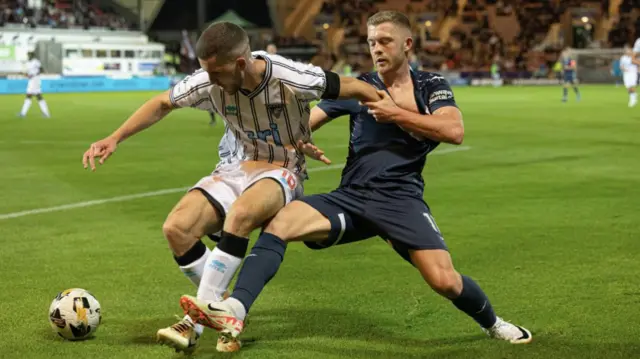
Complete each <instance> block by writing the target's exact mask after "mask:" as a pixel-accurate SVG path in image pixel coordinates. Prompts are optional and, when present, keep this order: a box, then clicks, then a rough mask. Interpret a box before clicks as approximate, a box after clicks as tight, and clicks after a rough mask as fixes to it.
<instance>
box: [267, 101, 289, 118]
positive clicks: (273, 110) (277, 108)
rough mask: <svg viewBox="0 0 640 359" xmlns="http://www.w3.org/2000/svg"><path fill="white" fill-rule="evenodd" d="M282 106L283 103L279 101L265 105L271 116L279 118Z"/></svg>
mask: <svg viewBox="0 0 640 359" xmlns="http://www.w3.org/2000/svg"><path fill="white" fill-rule="evenodd" d="M284 106H285V105H284V104H281V103H275V104H269V105H267V110H268V111H269V113H270V114H271V116H273V117H275V118H280V116H281V115H282V111H284Z"/></svg>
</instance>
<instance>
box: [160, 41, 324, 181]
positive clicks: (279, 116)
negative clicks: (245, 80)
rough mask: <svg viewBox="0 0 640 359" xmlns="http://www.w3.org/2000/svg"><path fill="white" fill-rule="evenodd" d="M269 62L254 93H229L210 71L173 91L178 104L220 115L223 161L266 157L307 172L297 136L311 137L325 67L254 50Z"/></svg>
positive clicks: (171, 93) (256, 159)
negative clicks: (312, 107)
mask: <svg viewBox="0 0 640 359" xmlns="http://www.w3.org/2000/svg"><path fill="white" fill-rule="evenodd" d="M252 55H253V56H254V57H255V58H261V59H264V60H265V61H266V63H267V65H266V70H265V75H264V79H263V80H262V82H261V83H260V85H259V86H258V87H257V88H256V89H255V90H254V91H253V92H251V93H247V92H245V91H239V92H237V93H236V94H234V95H229V94H227V93H226V92H224V91H223V90H222V88H221V87H218V86H216V85H213V84H211V82H210V81H209V75H208V74H207V73H206V72H205V71H204V70H198V71H196V72H194V73H193V74H192V75H191V76H188V77H186V78H185V79H184V80H182V81H180V82H179V83H178V84H176V85H175V86H174V87H173V89H172V90H171V92H170V96H171V102H172V103H173V105H174V106H176V107H193V108H198V109H201V110H205V111H213V112H216V113H217V114H219V115H220V116H221V117H222V118H223V119H224V121H225V134H224V137H223V138H222V140H221V141H220V145H219V155H220V161H221V162H222V163H234V162H241V161H264V162H268V163H273V164H275V165H278V166H281V167H284V168H287V169H290V170H291V171H293V172H294V173H296V174H298V175H300V176H301V177H303V178H304V177H306V164H305V159H304V155H303V154H302V153H301V152H300V151H299V150H298V149H297V145H296V143H297V141H298V140H302V141H308V140H309V139H310V138H311V130H310V128H309V113H310V103H311V102H312V101H314V100H319V99H320V97H321V96H322V94H323V93H324V91H325V88H326V76H325V73H324V71H323V70H322V69H321V68H319V67H317V66H313V65H309V64H303V63H300V62H295V61H292V60H289V59H286V58H284V57H282V56H278V55H271V54H268V53H266V52H264V51H255V52H253V53H252Z"/></svg>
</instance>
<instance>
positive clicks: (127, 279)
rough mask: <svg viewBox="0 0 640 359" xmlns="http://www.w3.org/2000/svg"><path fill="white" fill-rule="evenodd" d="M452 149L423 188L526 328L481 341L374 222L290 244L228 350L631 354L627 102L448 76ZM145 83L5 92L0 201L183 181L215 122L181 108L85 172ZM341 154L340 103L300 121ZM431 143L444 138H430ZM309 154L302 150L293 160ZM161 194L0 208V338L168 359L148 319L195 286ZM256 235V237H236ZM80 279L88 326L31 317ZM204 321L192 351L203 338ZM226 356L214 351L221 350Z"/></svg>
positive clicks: (632, 188)
mask: <svg viewBox="0 0 640 359" xmlns="http://www.w3.org/2000/svg"><path fill="white" fill-rule="evenodd" d="M455 92H456V96H457V100H458V103H459V105H460V107H461V108H462V110H463V112H464V115H465V128H466V137H465V143H464V145H465V146H470V147H471V149H470V150H468V151H460V152H455V153H448V154H446V155H442V156H431V157H430V158H429V161H428V164H427V167H426V170H425V180H426V183H427V186H426V190H425V197H426V199H427V201H428V203H429V204H430V206H431V207H432V209H433V214H434V216H435V218H436V220H437V221H438V226H439V227H440V229H442V231H443V233H444V236H445V240H446V241H447V244H448V246H449V248H450V249H451V251H452V254H453V258H454V263H455V264H456V266H457V268H458V270H459V271H461V272H462V273H465V274H468V275H470V276H471V277H473V278H475V279H476V280H477V281H478V282H479V283H480V285H481V286H482V287H483V288H484V289H485V291H486V292H487V293H488V295H489V297H490V298H491V300H492V302H493V305H494V307H495V309H496V310H497V312H498V314H499V315H501V316H503V317H504V318H505V319H507V320H512V321H514V322H517V323H519V324H522V325H524V326H526V327H528V328H529V329H531V330H532V332H533V333H534V343H532V344H531V345H527V346H512V345H509V344H506V343H503V342H498V341H492V340H488V339H486V337H485V336H484V334H483V333H481V332H480V330H479V328H478V327H477V326H476V325H475V323H474V322H473V321H472V320H471V319H469V318H467V317H466V316H465V315H464V314H462V313H460V312H458V311H457V310H456V309H455V308H454V307H453V306H452V305H451V304H450V303H448V302H447V301H445V300H444V299H442V298H440V297H438V296H437V295H435V294H434V293H432V292H431V290H430V289H429V288H428V287H427V285H426V284H424V282H423V281H422V279H421V277H420V276H419V275H418V273H417V272H416V271H415V270H414V269H413V268H411V267H410V266H409V265H408V264H407V263H405V262H404V261H402V260H401V259H400V258H399V257H398V256H397V255H396V254H395V253H394V252H393V250H391V249H390V248H389V247H388V246H387V245H386V244H384V243H383V242H382V241H381V240H379V239H372V240H369V241H366V242H361V243H358V244H353V245H347V246H341V247H339V248H333V249H329V250H325V251H318V252H312V251H310V250H308V249H306V248H305V247H304V246H302V245H300V244H293V245H291V246H290V248H289V250H288V253H287V257H286V260H285V261H284V264H283V266H282V267H281V271H280V273H279V274H278V276H277V277H276V278H275V279H274V280H273V281H272V282H271V284H270V285H269V286H268V287H267V289H266V290H265V291H264V293H263V295H262V297H261V298H260V299H259V300H258V301H257V303H256V305H255V306H254V309H253V311H252V318H251V322H250V324H249V326H248V328H247V331H246V334H245V336H244V337H245V344H246V346H245V348H244V349H243V351H242V352H240V353H238V354H235V356H237V357H241V358H339V357H350V358H392V357H393V358H426V357H431V358H434V357H435V358H441V359H443V358H515V357H517V358H544V359H548V358H632V357H635V356H637V355H638V353H640V340H639V339H638V337H639V336H640V325H639V324H638V323H640V290H639V289H638V288H639V284H640V281H639V280H638V276H637V273H639V272H640V261H638V253H639V252H640V244H639V242H638V237H637V235H638V227H639V225H638V218H640V209H639V207H638V203H640V189H639V186H638V183H639V181H640V166H639V165H638V164H639V161H638V143H639V141H638V137H637V136H638V132H639V130H640V112H639V111H640V109H637V108H636V109H628V108H627V107H626V103H627V96H626V93H625V91H624V90H623V89H622V88H614V87H612V86H611V87H583V88H582V94H583V101H582V102H581V103H576V102H575V101H574V100H573V96H572V94H570V102H569V103H567V104H563V103H561V102H560V95H561V89H560V88H557V87H555V88H518V87H505V88H500V89H493V88H482V89H478V88H456V89H455ZM151 95H152V94H149V93H126V94H125V93H122V94H120V93H118V94H81V95H80V94H73V95H71V94H64V95H62V94H61V95H45V98H46V99H47V101H48V103H49V106H50V108H51V111H52V114H53V116H54V118H53V119H51V120H45V119H42V118H40V114H39V110H38V108H37V106H36V105H34V106H32V108H31V111H30V113H29V115H28V117H27V118H26V119H18V118H16V117H15V116H14V114H15V113H17V112H18V111H19V109H20V106H21V104H22V96H2V97H0V108H2V114H1V115H0V173H1V176H0V187H1V188H2V189H3V190H2V194H1V195H0V215H2V214H6V213H12V212H17V211H23V210H30V209H35V208H43V207H50V206H57V205H63V204H68V203H75V202H82V201H88V200H94V199H104V198H110V197H115V196H121V195H126V194H135V193H141V192H148V191H155V190H160V189H166V188H179V187H187V186H190V185H192V184H193V183H195V182H196V181H197V180H198V179H199V178H201V177H202V176H204V175H207V174H208V173H209V172H210V171H211V170H212V169H213V167H214V165H215V163H216V162H217V154H216V150H217V143H218V140H219V138H220V136H221V135H222V126H221V124H218V126H217V127H213V128H212V127H209V126H208V125H207V122H208V116H207V115H206V114H205V113H201V112H196V111H194V110H181V111H177V112H175V113H174V114H172V115H170V117H169V118H167V119H166V120H164V121H163V122H161V123H159V124H158V125H157V126H155V127H154V128H152V129H150V130H148V131H146V132H144V133H142V134H140V135H138V136H136V137H134V138H132V139H130V140H128V141H127V142H125V143H123V144H122V145H121V146H120V148H119V149H118V152H117V153H116V154H115V155H114V156H113V157H112V158H111V159H110V160H109V162H108V164H107V165H105V166H103V167H100V168H99V169H98V171H97V172H96V173H90V172H88V171H84V170H83V169H82V166H81V155H82V153H83V152H84V150H85V149H86V147H87V146H88V144H89V143H91V142H92V141H94V140H97V139H99V138H102V137H103V136H104V135H106V134H108V133H110V131H112V130H113V129H114V128H116V126H118V125H119V124H120V123H121V122H122V121H123V120H124V119H125V118H126V117H127V116H128V115H129V114H130V113H131V112H132V111H133V110H135V108H136V107H137V106H139V105H140V104H142V103H143V102H144V100H145V99H146V98H148V97H149V96H151ZM315 139H316V142H317V143H318V144H319V145H321V146H322V147H323V148H325V149H326V151H327V153H328V156H329V158H331V159H333V161H334V163H342V162H344V157H345V155H346V145H347V140H348V121H347V120H343V119H339V120H336V121H334V122H333V123H331V124H330V125H327V127H325V128H323V129H322V130H320V131H319V132H318V133H317V134H316V135H315ZM442 148H446V147H445V146H442V147H441V149H442ZM311 166H314V167H320V166H322V164H320V163H316V162H314V163H311ZM339 176H340V170H339V169H334V170H327V171H322V172H316V173H312V178H311V180H310V181H308V182H307V183H306V186H305V187H306V193H308V194H312V193H319V192H325V191H329V190H331V189H333V188H334V187H336V186H337V184H338V181H339ZM180 195H181V194H180V193H173V194H166V195H161V196H155V197H148V198H142V199H136V200H131V201H125V202H118V203H108V204H103V205H96V206H90V207H87V208H81V209H72V210H67V211H60V212H52V213H45V214H39V215H30V216H24V217H20V218H12V219H5V220H0V243H1V244H2V251H0V283H2V290H1V291H0V305H1V308H2V310H0V327H2V328H5V330H4V333H3V334H2V336H1V337H0V353H2V354H1V355H0V356H1V357H3V358H51V357H62V356H63V355H64V356H65V357H79V358H80V357H81V358H93V359H100V358H154V359H157V358H174V357H176V354H174V353H173V352H172V351H171V350H170V349H168V348H166V347H161V346H158V345H156V344H155V342H154V341H155V332H156V330H157V329H158V328H161V327H164V326H167V325H170V324H172V323H173V322H174V318H173V315H174V314H180V309H179V306H178V298H179V296H180V295H181V294H185V293H194V292H195V290H194V288H193V287H192V285H191V284H190V282H189V281H188V280H187V279H186V278H184V276H183V275H182V274H181V273H180V272H179V271H178V269H177V267H176V265H175V263H174V262H173V260H172V258H171V255H170V251H169V249H168V248H167V244H166V243H165V240H164V239H163V236H162V232H161V224H162V222H163V220H164V218H165V216H166V215H167V213H168V212H169V210H170V209H171V207H172V206H173V205H174V204H175V203H176V201H177V200H178V199H179V197H180ZM254 239H255V236H254ZM70 287H81V288H85V289H88V290H90V291H91V292H93V293H94V294H95V295H96V296H97V298H98V300H99V301H100V303H101V304H102V310H103V318H104V321H103V323H102V326H101V327H100V328H99V329H98V332H97V335H96V337H95V338H94V339H92V340H89V341H85V342H76V343H71V342H64V341H62V340H61V339H60V338H58V337H57V336H55V335H54V334H53V332H52V331H51V329H50V328H49V324H48V322H47V308H48V306H49V303H50V301H51V300H52V299H53V297H54V296H55V295H56V293H58V292H59V291H61V290H63V289H66V288H70ZM215 340H216V336H215V335H214V333H213V332H211V331H207V332H205V336H204V337H203V340H202V341H201V346H200V348H199V350H198V351H197V352H196V354H195V356H196V357H198V358H211V357H218V356H223V355H222V354H218V353H216V352H215ZM227 356H228V355H227Z"/></svg>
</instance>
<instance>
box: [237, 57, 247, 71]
mask: <svg viewBox="0 0 640 359" xmlns="http://www.w3.org/2000/svg"><path fill="white" fill-rule="evenodd" d="M236 66H238V68H239V69H240V70H244V69H245V68H246V67H247V60H246V59H245V58H244V57H238V58H237V59H236Z"/></svg>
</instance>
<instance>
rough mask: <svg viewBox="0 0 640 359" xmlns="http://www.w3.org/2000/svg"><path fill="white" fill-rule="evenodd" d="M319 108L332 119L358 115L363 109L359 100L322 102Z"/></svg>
mask: <svg viewBox="0 0 640 359" xmlns="http://www.w3.org/2000/svg"><path fill="white" fill-rule="evenodd" d="M317 106H318V107H320V109H322V111H324V112H325V113H326V114H327V116H329V118H332V119H333V118H338V117H340V116H345V115H352V114H354V113H358V112H360V108H361V106H360V103H358V101H357V100H322V101H320V102H319V103H318V105H317Z"/></svg>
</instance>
